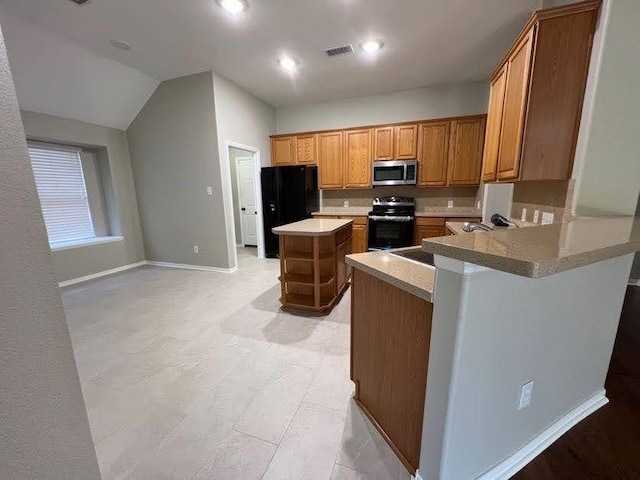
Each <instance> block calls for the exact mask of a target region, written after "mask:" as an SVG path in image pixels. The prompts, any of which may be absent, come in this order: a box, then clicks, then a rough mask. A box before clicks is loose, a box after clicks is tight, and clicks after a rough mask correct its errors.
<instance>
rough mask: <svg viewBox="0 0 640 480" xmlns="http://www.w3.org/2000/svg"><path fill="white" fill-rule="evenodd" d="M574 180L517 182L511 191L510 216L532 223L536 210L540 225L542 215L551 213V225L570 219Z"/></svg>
mask: <svg viewBox="0 0 640 480" xmlns="http://www.w3.org/2000/svg"><path fill="white" fill-rule="evenodd" d="M574 183H575V181H574V180H552V181H536V182H517V183H516V184H515V185H514V189H513V198H512V202H511V216H512V217H513V218H516V219H519V220H520V219H522V218H523V217H522V212H523V209H526V212H525V216H524V219H525V220H526V221H528V222H533V220H534V216H535V211H536V210H538V212H539V213H538V217H539V218H538V222H537V223H541V219H542V214H543V213H553V216H554V218H553V223H561V222H566V221H568V220H570V219H571V217H572V211H571V202H572V199H573V186H574Z"/></svg>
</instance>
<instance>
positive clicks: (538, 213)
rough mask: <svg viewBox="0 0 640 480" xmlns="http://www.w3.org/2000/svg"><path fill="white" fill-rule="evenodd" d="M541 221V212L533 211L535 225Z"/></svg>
mask: <svg viewBox="0 0 640 480" xmlns="http://www.w3.org/2000/svg"><path fill="white" fill-rule="evenodd" d="M539 221H540V210H534V211H533V223H538V222H539Z"/></svg>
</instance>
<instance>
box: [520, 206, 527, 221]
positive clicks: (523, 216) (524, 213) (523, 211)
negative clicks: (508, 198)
mask: <svg viewBox="0 0 640 480" xmlns="http://www.w3.org/2000/svg"><path fill="white" fill-rule="evenodd" d="M520 220H522V221H523V222H526V221H527V209H526V208H523V209H522V217H521V218H520Z"/></svg>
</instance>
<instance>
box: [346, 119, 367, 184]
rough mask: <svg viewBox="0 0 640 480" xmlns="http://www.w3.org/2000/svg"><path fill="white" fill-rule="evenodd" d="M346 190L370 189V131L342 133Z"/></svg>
mask: <svg viewBox="0 0 640 480" xmlns="http://www.w3.org/2000/svg"><path fill="white" fill-rule="evenodd" d="M344 144H345V149H344V151H345V155H344V158H345V169H344V172H345V175H344V186H345V187H346V188H370V187H371V163H372V160H371V129H364V130H347V131H345V132H344Z"/></svg>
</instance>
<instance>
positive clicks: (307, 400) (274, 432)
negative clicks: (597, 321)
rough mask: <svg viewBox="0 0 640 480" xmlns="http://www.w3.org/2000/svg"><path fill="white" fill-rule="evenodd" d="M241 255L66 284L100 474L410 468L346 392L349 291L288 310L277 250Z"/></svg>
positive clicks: (362, 475)
mask: <svg viewBox="0 0 640 480" xmlns="http://www.w3.org/2000/svg"><path fill="white" fill-rule="evenodd" d="M239 263H240V269H239V271H238V272H236V273H234V274H231V275H228V274H217V273H209V272H200V271H190V270H176V269H166V268H159V267H142V268H138V269H135V270H130V271H128V272H125V273H122V274H119V275H115V276H112V277H108V278H105V279H102V280H98V281H94V282H90V283H85V284H82V285H79V286H76V287H72V288H68V289H66V290H64V291H63V299H64V303H65V308H66V311H67V318H68V322H69V328H70V332H71V337H72V341H73V346H74V351H75V354H76V359H77V363H78V370H79V373H80V379H81V382H82V389H83V392H84V396H85V401H86V405H87V411H88V414H89V421H90V424H91V430H92V434H93V439H94V443H95V446H96V452H97V455H98V461H99V463H100V469H101V471H102V474H103V478H104V479H105V480H107V479H116V478H118V479H120V478H122V479H142V480H146V479H150V480H151V479H153V480H156V479H192V478H197V479H225V480H226V479H234V480H235V479H243V480H251V479H260V478H264V479H269V480H273V479H277V480H285V479H296V480H297V479H309V480H325V479H326V480H330V479H331V480H353V479H358V480H371V479H379V480H384V479H408V478H410V477H409V475H408V474H407V472H406V470H405V469H404V467H403V466H402V464H401V463H400V461H399V460H398V459H397V458H396V457H395V455H394V454H393V452H392V451H391V449H390V448H389V447H388V446H387V444H386V443H385V442H384V440H383V439H382V438H381V437H380V435H379V434H378V433H377V431H375V429H374V428H373V426H372V425H371V424H370V423H369V422H368V420H367V419H366V418H365V417H364V415H363V414H362V413H361V412H360V411H359V410H358V408H357V407H356V406H355V405H354V403H353V401H352V400H351V395H352V394H353V384H352V383H351V381H350V380H349V300H350V298H349V292H347V293H346V294H345V296H344V297H343V299H342V301H341V302H340V303H339V304H338V305H337V306H336V308H334V310H333V311H332V312H331V314H330V315H328V316H326V317H308V316H299V315H292V314H290V313H286V312H283V311H281V310H280V308H279V302H278V296H279V289H280V287H279V284H278V282H277V275H278V269H279V263H278V261H277V260H260V259H258V258H256V256H255V253H254V252H253V251H251V250H249V249H247V250H245V249H239Z"/></svg>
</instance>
